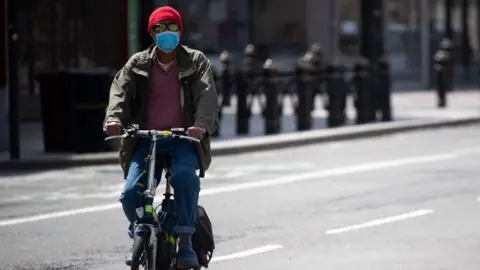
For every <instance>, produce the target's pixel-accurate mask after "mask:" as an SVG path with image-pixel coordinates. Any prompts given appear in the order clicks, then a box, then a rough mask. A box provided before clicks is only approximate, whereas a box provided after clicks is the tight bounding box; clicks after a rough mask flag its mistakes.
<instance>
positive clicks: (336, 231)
mask: <svg viewBox="0 0 480 270" xmlns="http://www.w3.org/2000/svg"><path fill="white" fill-rule="evenodd" d="M428 214H433V210H431V209H423V210H418V211H414V212H410V213H406V214H401V215H398V216H392V217H386V218H381V219H376V220H372V221H369V222H366V223H362V224H356V225H352V226H347V227H343V228H338V229H333V230H328V231H326V232H325V234H339V233H344V232H349V231H355V230H359V229H363V228H368V227H373V226H379V225H383V224H387V223H392V222H396V221H400V220H404V219H409V218H415V217H420V216H424V215H428Z"/></svg>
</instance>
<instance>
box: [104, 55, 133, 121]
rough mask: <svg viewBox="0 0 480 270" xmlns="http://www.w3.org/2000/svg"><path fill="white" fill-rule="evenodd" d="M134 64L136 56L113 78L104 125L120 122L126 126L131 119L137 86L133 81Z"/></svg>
mask: <svg viewBox="0 0 480 270" xmlns="http://www.w3.org/2000/svg"><path fill="white" fill-rule="evenodd" d="M134 62H135V56H132V57H131V58H130V59H129V60H128V62H127V63H126V64H125V66H124V67H123V68H122V69H120V71H118V72H117V74H116V75H115V77H114V78H113V81H112V85H111V87H110V97H109V102H108V106H107V108H106V110H105V120H104V123H103V124H104V125H105V124H106V123H108V122H119V123H120V124H122V125H123V126H125V125H126V124H127V123H128V122H129V121H130V119H131V101H132V97H133V96H134V92H135V84H134V82H133V81H132V68H133V64H134Z"/></svg>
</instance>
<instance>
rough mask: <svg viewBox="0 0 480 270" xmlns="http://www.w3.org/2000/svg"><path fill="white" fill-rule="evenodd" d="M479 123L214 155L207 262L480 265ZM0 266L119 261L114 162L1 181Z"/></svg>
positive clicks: (205, 199)
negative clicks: (213, 245) (211, 249)
mask: <svg viewBox="0 0 480 270" xmlns="http://www.w3.org/2000/svg"><path fill="white" fill-rule="evenodd" d="M479 134H480V127H478V126H477V127H464V128H460V127H457V128H452V129H439V130H433V131H425V132H415V133H409V134H400V135H393V136H388V137H378V138H371V139H365V140H357V141H350V142H341V143H331V144H324V145H318V146H308V147H302V148H295V149H286V150H281V151H271V152H264V153H256V154H246V155H240V156H231V157H221V158H215V159H214V161H213V165H212V168H211V170H209V174H208V176H207V178H206V179H204V180H202V181H203V182H202V195H201V199H200V201H201V204H202V205H204V206H205V207H206V209H207V212H208V214H209V215H210V216H211V218H212V221H213V224H214V231H215V238H216V242H217V249H216V251H215V256H214V258H215V261H214V262H212V264H211V266H210V268H211V269H218V270H222V269H225V270H226V269H248V270H252V269H276V270H278V269H286V270H290V269H337V270H340V269H356V270H363V269H365V270H377V269H378V270H385V269H408V270H416V269H418V270H420V269H421V270H429V269H432V270H433V269H435V270H439V269H449V270H452V269H459V270H460V269H461V270H469V269H472V270H474V269H475V270H477V269H478V268H479V265H480V215H479V213H480V201H479V199H478V198H479V196H480V166H479V164H480V136H479ZM0 179H1V180H0V239H1V244H0V269H2V270H7V269H22V270H24V269H25V270H26V269H105V270H109V269H127V268H126V267H125V266H124V265H123V255H124V251H125V250H126V249H127V248H128V247H129V245H130V241H129V239H128V236H127V234H126V225H127V223H126V221H125V218H124V217H123V213H122V211H121V209H120V207H119V204H118V202H117V198H118V195H119V191H120V189H121V187H122V181H123V180H121V173H120V171H119V167H117V166H102V167H89V168H77V169H71V170H64V171H50V172H42V173H37V174H23V175H10V176H5V175H3V176H1V178H0Z"/></svg>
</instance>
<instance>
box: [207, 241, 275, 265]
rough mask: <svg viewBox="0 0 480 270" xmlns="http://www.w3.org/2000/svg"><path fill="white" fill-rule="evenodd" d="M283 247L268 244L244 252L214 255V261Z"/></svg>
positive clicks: (242, 256) (243, 256)
mask: <svg viewBox="0 0 480 270" xmlns="http://www.w3.org/2000/svg"><path fill="white" fill-rule="evenodd" d="M281 248H283V247H282V246H281V245H268V246H263V247H258V248H254V249H250V250H245V251H242V252H237V253H232V254H229V255H224V256H218V257H213V258H212V260H211V261H212V262H221V261H227V260H233V259H239V258H245V257H249V256H253V255H257V254H261V253H266V252H269V251H273V250H277V249H281Z"/></svg>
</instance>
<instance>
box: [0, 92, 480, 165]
mask: <svg viewBox="0 0 480 270" xmlns="http://www.w3.org/2000/svg"><path fill="white" fill-rule="evenodd" d="M352 103H353V102H352V99H351V98H349V100H348V109H347V117H348V123H347V125H352V124H353V123H354V122H353V121H354V119H355V110H354V108H353V104H352ZM447 105H448V107H447V108H445V109H438V108H436V97H435V93H434V92H433V91H428V92H427V91H423V92H402V93H394V94H393V99H392V107H393V108H394V109H393V117H394V120H395V121H405V120H413V119H454V118H458V117H472V116H473V117H477V116H480V91H455V92H453V93H450V94H449V95H448V103H447ZM235 106H236V100H235V98H233V100H232V103H231V106H230V107H227V108H224V110H223V111H224V118H223V119H222V122H221V127H220V137H219V138H215V139H214V140H215V141H226V140H229V139H234V138H239V137H238V136H236V134H235V114H234V113H235V111H236V108H235ZM259 114H260V107H259V104H258V102H255V103H254V106H253V116H252V118H251V121H250V134H249V135H248V136H246V137H259V136H263V135H264V121H263V117H262V116H261V115H259ZM326 117H327V112H326V111H325V110H323V104H322V101H321V100H320V99H317V100H316V110H315V111H314V113H313V129H324V128H326ZM295 131H296V123H295V115H294V114H293V108H292V106H291V103H290V102H289V100H285V102H284V117H283V121H282V132H283V133H289V132H295ZM21 153H22V159H23V158H42V157H45V158H47V157H48V156H58V155H59V154H54V155H53V154H45V153H44V151H43V136H42V125H41V123H40V122H30V123H23V124H22V125H21ZM60 155H61V154H60ZM65 156H72V154H65ZM8 159H9V155H8V153H5V152H4V153H0V162H5V161H8Z"/></svg>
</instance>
